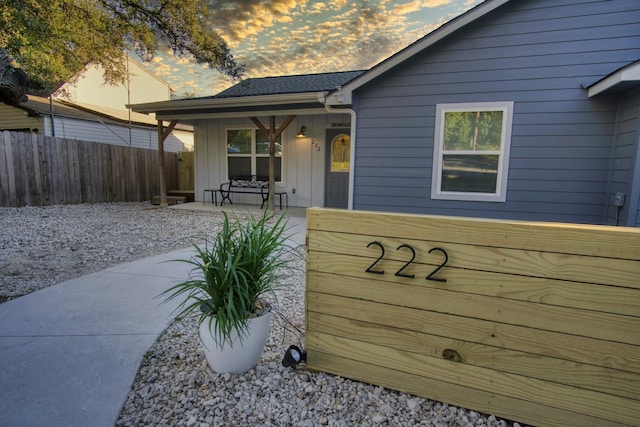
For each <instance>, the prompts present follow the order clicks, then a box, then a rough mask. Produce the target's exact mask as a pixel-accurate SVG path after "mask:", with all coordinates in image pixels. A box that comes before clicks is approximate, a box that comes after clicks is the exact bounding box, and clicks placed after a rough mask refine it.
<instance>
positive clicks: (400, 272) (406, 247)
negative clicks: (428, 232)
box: [365, 240, 449, 282]
mask: <svg viewBox="0 0 640 427" xmlns="http://www.w3.org/2000/svg"><path fill="white" fill-rule="evenodd" d="M371 246H377V247H378V248H379V249H380V256H379V257H378V258H377V259H376V260H375V261H374V262H373V263H372V264H371V265H370V266H369V267H367V269H366V270H365V272H367V273H373V274H384V270H376V269H375V267H376V265H377V264H378V263H379V262H380V261H382V260H383V259H384V254H385V249H384V245H383V244H382V243H380V242H378V241H377V240H375V241H373V242H371V243H369V244H368V245H367V247H368V248H370V247H371ZM400 250H408V251H409V252H410V253H411V259H409V261H407V262H406V263H405V264H404V265H403V266H402V267H401V268H400V269H399V270H398V271H396V272H395V273H394V276H398V277H407V278H410V279H413V278H415V277H416V276H415V274H407V273H405V272H404V270H406V269H407V267H409V266H410V265H411V264H412V263H413V261H414V260H415V259H416V251H415V249H413V247H412V246H411V245H408V244H406V243H403V244H402V245H400V246H398V247H397V248H396V251H400ZM433 252H440V253H442V254H443V255H444V261H443V262H442V264H440V265H438V266H437V267H436V269H435V270H433V271H432V272H431V273H430V274H429V275H428V276H427V277H426V278H425V279H426V280H432V281H434V282H446V281H447V279H443V278H439V277H435V275H436V274H437V273H438V272H439V271H440V270H441V269H442V268H443V267H444V266H445V265H447V262H448V261H449V255H448V254H447V251H445V250H444V249H442V248H432V249H431V250H429V253H433Z"/></svg>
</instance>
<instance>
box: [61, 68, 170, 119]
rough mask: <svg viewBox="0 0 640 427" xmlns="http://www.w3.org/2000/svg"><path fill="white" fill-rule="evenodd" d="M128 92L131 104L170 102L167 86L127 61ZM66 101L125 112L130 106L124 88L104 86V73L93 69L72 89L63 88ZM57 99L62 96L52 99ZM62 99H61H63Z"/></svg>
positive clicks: (84, 74)
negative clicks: (65, 93)
mask: <svg viewBox="0 0 640 427" xmlns="http://www.w3.org/2000/svg"><path fill="white" fill-rule="evenodd" d="M129 74H130V76H131V77H130V81H129V90H130V91H131V99H130V103H131V104H139V103H144V102H153V101H166V100H168V99H171V91H170V87H169V85H168V84H167V83H166V82H164V81H162V80H161V79H159V78H158V77H156V76H154V75H153V74H151V73H150V72H149V71H147V70H145V69H144V68H143V67H141V66H140V65H139V64H138V63H137V62H136V61H133V60H129ZM63 90H64V91H66V92H67V93H68V96H69V98H68V99H69V100H70V101H72V102H74V101H75V102H80V103H85V104H91V105H99V106H104V107H110V108H116V109H119V110H123V111H126V108H125V105H126V104H128V103H129V95H128V93H127V84H118V85H116V86H112V85H109V84H106V83H104V78H103V70H102V68H99V67H97V66H95V65H90V66H88V67H87V68H86V69H85V71H84V73H83V75H82V77H81V78H80V79H79V80H78V81H77V82H76V83H74V84H73V85H65V86H63ZM54 97H56V98H59V97H61V95H57V96H56V95H54ZM63 99H64V98H63Z"/></svg>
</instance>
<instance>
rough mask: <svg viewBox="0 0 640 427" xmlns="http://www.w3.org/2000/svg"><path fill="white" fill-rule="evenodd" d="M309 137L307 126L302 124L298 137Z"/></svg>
mask: <svg viewBox="0 0 640 427" xmlns="http://www.w3.org/2000/svg"><path fill="white" fill-rule="evenodd" d="M306 137H307V127H306V126H301V127H300V130H299V131H298V134H297V135H296V138H306Z"/></svg>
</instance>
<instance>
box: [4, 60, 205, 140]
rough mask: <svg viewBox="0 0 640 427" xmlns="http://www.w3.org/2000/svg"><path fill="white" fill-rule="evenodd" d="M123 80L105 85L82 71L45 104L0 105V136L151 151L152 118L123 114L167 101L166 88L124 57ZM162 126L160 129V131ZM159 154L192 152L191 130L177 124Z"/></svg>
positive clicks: (94, 70) (36, 100) (34, 99)
mask: <svg viewBox="0 0 640 427" xmlns="http://www.w3.org/2000/svg"><path fill="white" fill-rule="evenodd" d="M127 61H128V70H129V79H128V81H127V82H126V83H124V84H119V85H117V86H112V85H109V84H106V83H105V82H104V79H103V73H102V70H101V68H99V67H97V66H95V65H88V66H87V67H85V69H84V70H83V71H81V72H80V75H79V76H77V78H75V79H72V81H74V83H65V84H63V85H62V86H61V87H60V88H59V89H58V90H56V91H55V92H54V93H53V94H52V95H51V98H42V97H38V96H33V95H29V100H28V101H27V102H25V103H23V104H21V105H20V106H17V107H15V106H9V105H5V104H3V103H0V131H1V130H19V131H29V132H37V133H41V134H44V135H47V136H55V137H59V138H69V139H78V140H83V141H94V142H102V143H107V144H116V145H130V146H133V147H138V148H149V149H157V147H158V132H157V123H158V122H157V120H156V119H155V116H154V115H149V114H140V113H135V112H132V111H130V110H129V109H127V107H126V105H127V104H129V103H130V102H150V101H164V100H169V99H170V98H171V88H170V86H169V84H168V83H166V82H165V81H163V80H162V79H160V78H159V77H158V76H156V75H154V74H152V73H151V72H149V71H148V70H147V69H145V68H144V67H143V66H142V65H140V64H139V63H137V62H136V61H134V60H132V59H130V58H129V57H128V56H127ZM166 125H168V123H165V126H166ZM164 149H165V151H172V152H179V151H192V150H193V127H192V126H190V125H182V124H179V125H178V126H176V128H175V129H174V130H173V131H172V132H171V134H170V135H169V136H168V137H167V139H165V141H164Z"/></svg>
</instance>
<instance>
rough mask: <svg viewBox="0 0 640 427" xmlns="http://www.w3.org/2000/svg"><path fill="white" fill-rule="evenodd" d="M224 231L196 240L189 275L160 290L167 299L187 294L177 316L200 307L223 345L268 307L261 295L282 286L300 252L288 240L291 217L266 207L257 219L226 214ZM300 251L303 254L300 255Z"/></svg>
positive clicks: (243, 331) (224, 213) (240, 334)
mask: <svg viewBox="0 0 640 427" xmlns="http://www.w3.org/2000/svg"><path fill="white" fill-rule="evenodd" d="M223 215H224V219H223V222H222V229H221V230H220V232H219V233H218V234H217V235H215V236H214V237H213V238H207V239H205V242H204V244H201V245H197V244H194V245H193V247H194V248H195V250H196V254H195V255H194V256H193V257H191V258H190V259H188V260H176V261H180V262H186V263H188V264H191V265H193V269H192V270H191V272H190V274H189V279H188V280H186V281H184V282H182V283H178V284H177V285H175V286H172V287H171V288H169V289H167V290H166V291H165V292H163V293H162V294H161V296H165V297H166V298H165V300H164V302H168V301H171V300H173V299H176V298H180V297H181V298H182V302H181V304H180V305H179V306H178V307H177V309H176V311H179V313H178V314H177V316H179V317H182V316H185V315H188V314H190V313H192V312H194V311H197V310H199V311H200V318H199V321H200V323H202V322H205V321H208V322H209V326H210V328H211V324H212V322H213V320H214V318H215V320H216V322H215V328H214V330H213V331H212V332H213V334H214V335H213V337H214V339H215V340H216V342H217V343H218V344H219V345H224V343H225V342H227V341H229V343H231V339H232V335H231V334H232V331H233V330H237V331H238V334H239V336H240V339H242V338H243V337H244V336H245V334H246V331H247V328H248V321H249V319H250V318H252V317H256V316H257V315H259V314H261V312H263V311H264V310H265V309H266V307H265V303H264V302H263V301H262V300H261V297H262V296H264V295H265V294H268V293H273V292H274V291H275V290H277V289H278V287H279V283H280V280H279V279H280V275H281V274H282V273H283V272H286V271H287V269H289V268H290V267H289V263H290V261H292V259H293V257H294V256H295V255H296V254H298V252H297V251H296V250H295V248H294V247H292V246H291V245H289V244H288V243H287V240H288V239H289V237H290V235H287V234H286V233H287V227H286V225H287V220H286V218H285V216H284V214H282V215H279V216H276V215H275V214H274V213H270V212H269V209H265V210H264V213H263V214H262V216H261V217H260V218H258V219H256V218H254V217H253V215H251V214H248V215H247V219H246V220H240V219H239V218H237V217H236V218H234V219H233V220H230V219H229V216H228V215H227V213H226V212H223ZM298 255H299V254H298Z"/></svg>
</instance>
